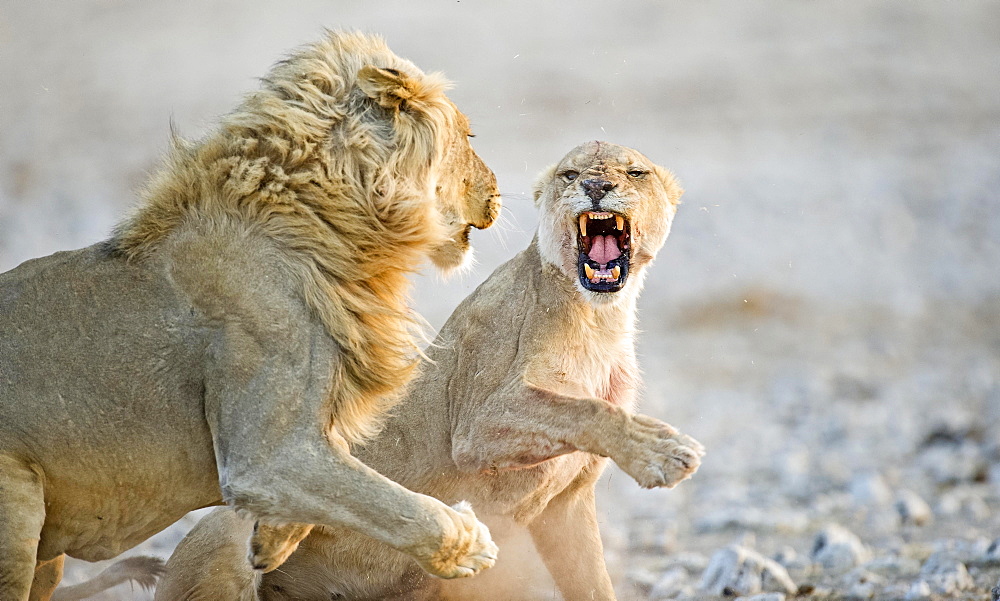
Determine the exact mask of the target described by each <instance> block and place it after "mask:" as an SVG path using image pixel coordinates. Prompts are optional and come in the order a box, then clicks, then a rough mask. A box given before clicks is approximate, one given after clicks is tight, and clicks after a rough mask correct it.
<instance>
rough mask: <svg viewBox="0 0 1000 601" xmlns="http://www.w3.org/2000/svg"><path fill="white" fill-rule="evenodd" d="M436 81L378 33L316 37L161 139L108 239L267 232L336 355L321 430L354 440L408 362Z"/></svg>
mask: <svg viewBox="0 0 1000 601" xmlns="http://www.w3.org/2000/svg"><path fill="white" fill-rule="evenodd" d="M447 87H448V82H447V81H446V80H445V79H444V77H443V76H441V75H440V74H424V73H422V72H421V71H420V70H419V69H418V68H417V67H416V66H414V65H413V64H412V63H410V62H409V61H406V60H404V59H401V58H399V57H398V56H396V55H395V54H393V53H392V51H391V50H389V48H388V47H387V46H386V44H385V42H384V41H383V40H382V39H381V38H379V37H375V36H368V35H364V34H359V33H342V32H328V34H327V36H326V37H325V38H324V39H323V40H322V41H320V42H318V43H315V44H312V45H309V46H306V47H304V48H302V49H300V50H299V51H298V52H296V53H294V54H292V55H291V56H289V57H288V58H287V59H285V60H283V61H281V62H279V63H278V64H276V65H275V66H274V67H273V68H272V69H271V71H270V72H269V73H268V75H267V76H266V77H265V78H264V79H263V80H262V87H261V89H260V90H258V91H255V92H252V93H250V94H249V95H248V96H247V97H246V98H245V99H244V101H243V102H242V104H241V105H240V106H239V107H238V108H237V109H236V110H235V111H233V112H232V113H230V114H228V115H226V116H225V117H223V118H222V120H221V123H220V125H219V127H218V128H217V129H216V130H215V131H214V132H212V133H210V134H209V135H208V136H207V137H205V138H204V139H203V140H201V141H198V142H195V143H190V142H186V141H184V140H181V139H180V138H178V137H177V136H175V137H174V142H173V144H172V146H171V149H170V151H169V152H168V155H167V157H166V159H165V161H164V165H163V167H162V168H161V169H160V170H159V171H158V172H157V173H156V174H155V175H154V176H153V178H152V179H151V181H150V183H149V184H148V187H147V188H146V189H145V191H144V193H143V195H142V196H143V202H142V203H141V205H140V206H139V207H138V209H137V210H136V212H135V213H134V214H133V215H132V216H131V217H130V218H129V219H127V220H126V221H125V222H124V223H122V224H121V225H120V226H119V227H118V228H117V229H116V231H115V233H114V236H113V239H112V240H111V242H110V243H111V245H112V247H113V248H114V249H115V250H117V251H118V252H121V253H123V254H124V255H125V256H126V257H127V258H128V259H129V260H130V261H135V260H141V259H142V258H143V257H145V256H147V255H149V254H150V253H152V252H154V251H155V250H156V249H157V248H158V246H159V245H160V244H161V243H162V241H163V240H164V239H166V238H167V237H168V236H170V234H171V232H173V231H175V230H176V229H177V228H178V227H179V226H180V225H182V224H183V223H184V222H185V221H186V220H188V219H191V218H197V219H199V220H204V221H206V222H208V223H212V222H220V223H221V222H226V221H232V220H233V219H236V220H238V221H240V222H242V223H245V224H248V226H249V227H251V228H253V229H254V231H256V232H259V233H261V234H263V235H265V236H267V237H268V238H270V239H271V240H273V241H274V242H275V243H276V244H277V245H278V247H279V248H280V249H282V251H283V253H284V254H285V256H286V260H287V261H288V262H289V264H290V266H292V267H293V269H294V271H295V272H296V273H298V274H300V277H299V280H300V284H301V294H302V296H303V298H304V299H305V301H306V302H307V303H308V305H309V307H310V308H311V310H313V311H314V312H315V314H316V315H317V316H318V318H319V319H320V320H321V321H322V322H323V324H324V326H325V328H326V329H327V331H328V332H329V334H330V335H331V336H332V337H333V338H334V340H336V342H337V343H338V345H339V346H340V348H341V350H342V353H341V360H340V361H339V362H338V364H337V368H336V373H334V375H333V377H334V379H333V394H332V395H331V406H330V419H331V425H332V426H334V427H335V428H336V430H337V432H339V433H340V434H341V435H343V436H344V437H345V438H346V439H347V440H349V441H352V442H353V441H359V440H362V439H364V438H366V437H369V436H371V435H373V434H374V433H375V432H376V431H377V429H378V426H379V417H380V416H381V415H382V414H384V413H385V410H387V409H388V408H389V407H390V406H391V405H392V404H393V403H394V402H395V401H396V399H397V397H398V395H399V394H400V393H401V392H402V389H403V387H404V386H405V384H406V383H407V382H408V381H409V380H410V378H411V377H412V375H413V371H414V369H415V368H416V365H417V360H416V359H417V356H418V352H419V349H418V346H417V345H416V343H415V339H414V328H415V327H416V322H415V320H414V319H413V316H412V315H411V313H410V311H409V309H408V306H407V302H406V301H407V290H408V283H407V280H406V274H407V273H408V272H411V271H413V270H414V268H415V267H416V266H418V265H419V264H420V263H421V262H422V259H423V257H424V256H425V255H426V253H427V251H428V249H429V248H430V247H431V246H433V245H435V244H439V243H440V242H441V239H442V237H443V236H444V233H443V230H442V228H441V225H440V224H439V222H438V221H439V220H438V219H437V217H438V213H437V210H436V209H435V206H434V203H433V202H432V199H433V198H434V187H435V185H436V179H437V174H436V173H435V169H436V168H437V166H439V165H440V162H441V157H442V156H443V152H444V150H445V147H446V145H447V143H448V140H450V139H451V136H453V135H455V133H454V130H455V129H456V128H460V127H462V126H460V125H458V124H457V122H458V116H459V115H460V113H458V111H457V109H456V108H455V106H454V105H453V104H452V103H451V102H450V101H449V100H448V98H447V97H446V96H445V94H444V92H445V90H446V89H447ZM459 135H462V136H464V135H465V132H464V131H463V132H461V133H460V134H459Z"/></svg>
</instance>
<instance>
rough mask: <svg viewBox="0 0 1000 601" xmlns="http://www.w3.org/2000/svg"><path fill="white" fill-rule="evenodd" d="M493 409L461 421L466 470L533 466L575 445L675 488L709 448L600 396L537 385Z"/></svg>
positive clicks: (458, 454) (645, 480)
mask: <svg viewBox="0 0 1000 601" xmlns="http://www.w3.org/2000/svg"><path fill="white" fill-rule="evenodd" d="M490 404H491V405H496V408H495V410H494V411H491V412H490V413H489V414H488V415H477V416H474V417H473V416H468V417H465V418H462V419H460V420H459V424H458V427H457V428H456V430H455V432H454V433H453V447H452V457H453V458H454V460H455V462H456V464H457V465H458V466H459V468H462V469H466V470H468V471H490V470H502V469H512V468H520V467H526V466H529V465H532V464H535V463H540V462H542V461H545V460H547V459H551V458H553V457H558V456H559V455H564V454H566V453H570V452H572V451H585V452H588V453H594V454H596V455H600V456H602V457H610V458H611V459H612V460H613V461H614V462H615V463H617V464H618V466H619V467H621V468H622V470H624V471H625V472H626V473H628V474H629V475H630V476H632V477H633V478H635V480H636V481H637V482H638V483H639V485H640V486H643V487H644V488H654V487H659V486H666V487H668V488H672V487H674V486H676V485H677V484H678V483H679V482H681V481H682V480H685V479H686V478H689V477H690V476H691V475H692V474H693V473H694V472H695V471H696V470H697V469H698V466H699V465H701V457H702V455H704V447H702V445H701V443H699V442H698V441H696V440H695V439H693V438H691V437H690V436H687V435H685V434H681V433H680V432H678V431H677V430H676V429H675V428H674V427H673V426H671V425H670V424H667V423H664V422H661V421H660V420H657V419H654V418H652V417H648V416H645V415H638V414H633V413H630V412H628V411H626V410H625V409H623V408H622V407H619V406H617V405H613V404H611V403H609V402H607V401H604V400H602V399H596V398H580V397H572V396H568V395H564V394H560V393H557V392H553V391H551V390H546V389H544V388H541V387H538V386H534V385H532V384H529V383H524V384H522V385H518V386H516V387H515V388H514V389H507V390H503V391H500V392H498V393H497V394H496V395H494V397H493V399H491V401H490Z"/></svg>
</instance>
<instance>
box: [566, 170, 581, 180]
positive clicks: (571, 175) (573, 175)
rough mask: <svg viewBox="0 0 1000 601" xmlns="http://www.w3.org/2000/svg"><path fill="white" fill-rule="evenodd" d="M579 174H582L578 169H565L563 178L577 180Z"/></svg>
mask: <svg viewBox="0 0 1000 601" xmlns="http://www.w3.org/2000/svg"><path fill="white" fill-rule="evenodd" d="M579 176H580V174H579V173H577V172H576V171H564V172H563V174H562V177H563V179H564V180H566V181H568V182H571V181H573V180H575V179H576V178H577V177H579Z"/></svg>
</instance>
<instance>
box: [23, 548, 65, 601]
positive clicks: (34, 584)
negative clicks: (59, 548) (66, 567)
mask: <svg viewBox="0 0 1000 601" xmlns="http://www.w3.org/2000/svg"><path fill="white" fill-rule="evenodd" d="M64 563H66V556H65V555H60V556H59V557H56V558H55V559H50V560H49V561H46V562H44V563H39V564H38V565H37V566H35V578H34V580H32V581H31V595H29V596H28V599H29V600H30V601H49V599H54V598H55V597H54V596H53V591H55V590H56V587H57V586H59V581H61V580H62V576H63V564H64Z"/></svg>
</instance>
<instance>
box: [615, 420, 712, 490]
mask: <svg viewBox="0 0 1000 601" xmlns="http://www.w3.org/2000/svg"><path fill="white" fill-rule="evenodd" d="M635 418H636V419H635V423H636V425H637V431H638V432H637V434H638V440H637V441H636V442H637V444H638V447H637V448H636V449H635V451H634V453H633V454H632V456H631V457H627V458H622V461H617V460H616V462H617V463H618V464H619V466H620V467H621V468H622V469H624V470H625V471H626V472H627V473H628V474H629V475H631V476H632V477H633V478H635V480H636V482H638V483H639V486H642V487H643V488H658V487H666V488H673V487H675V486H677V485H678V484H680V483H681V482H683V481H684V480H687V479H688V478H690V477H691V476H692V475H693V474H694V473H695V472H696V471H697V470H698V467H699V466H700V465H701V458H702V457H703V456H704V455H705V447H704V446H702V444H701V443H700V442H698V441H697V440H695V439H693V438H691V437H690V436H688V435H687V434H681V433H680V432H678V431H677V430H675V429H674V428H673V427H671V426H670V425H669V424H665V423H663V422H661V421H659V420H655V419H653V418H650V417H646V416H635Z"/></svg>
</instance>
